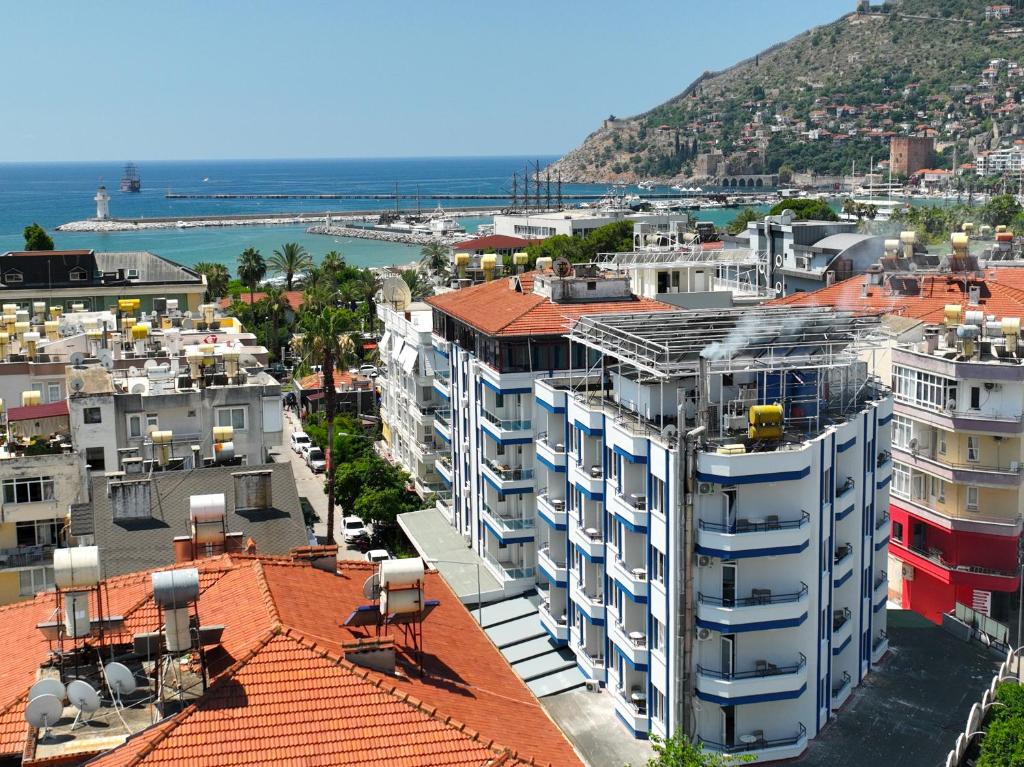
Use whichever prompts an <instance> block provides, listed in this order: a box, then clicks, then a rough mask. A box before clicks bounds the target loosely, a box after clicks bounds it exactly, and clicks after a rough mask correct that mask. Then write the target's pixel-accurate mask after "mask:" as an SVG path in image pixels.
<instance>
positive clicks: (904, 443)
mask: <svg viewBox="0 0 1024 767" xmlns="http://www.w3.org/2000/svg"><path fill="white" fill-rule="evenodd" d="M913 429H914V422H913V421H912V420H911V419H909V418H907V417H906V416H905V415H893V417H892V445H893V447H901V448H903V449H905V450H909V449H910V439H911V436H912V434H913Z"/></svg>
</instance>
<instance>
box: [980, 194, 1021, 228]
mask: <svg viewBox="0 0 1024 767" xmlns="http://www.w3.org/2000/svg"><path fill="white" fill-rule="evenodd" d="M1020 212H1021V206H1020V203H1019V202H1017V198H1016V197H1014V196H1013V195H1012V194H997V195H995V196H994V197H992V198H991V199H990V200H989V201H988V202H987V203H985V206H984V207H983V208H982V209H981V219H982V221H984V222H985V223H986V224H990V225H992V226H1003V225H1009V224H1010V223H1012V222H1013V219H1014V218H1015V217H1016V216H1017V214H1018V213H1020Z"/></svg>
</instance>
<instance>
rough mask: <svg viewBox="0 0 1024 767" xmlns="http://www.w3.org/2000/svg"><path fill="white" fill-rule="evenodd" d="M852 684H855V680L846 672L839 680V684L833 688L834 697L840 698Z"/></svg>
mask: <svg viewBox="0 0 1024 767" xmlns="http://www.w3.org/2000/svg"><path fill="white" fill-rule="evenodd" d="M851 684H853V679H852V678H851V677H850V672H849V671H844V672H843V675H842V677H840V679H839V684H837V685H836V686H835V687H833V688H832V697H833V698H838V697H839V696H840V695H842V694H843V691H844V690H846V688H847V687H849V686H850V685H851Z"/></svg>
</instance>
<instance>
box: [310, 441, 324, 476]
mask: <svg viewBox="0 0 1024 767" xmlns="http://www.w3.org/2000/svg"><path fill="white" fill-rule="evenodd" d="M306 465H307V466H308V467H309V468H310V469H312V471H313V473H314V474H320V473H321V472H323V471H324V470H325V469H326V468H327V459H326V458H324V451H323V450H321V449H320V448H318V447H311V448H309V449H308V450H307V451H306Z"/></svg>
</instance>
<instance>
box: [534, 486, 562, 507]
mask: <svg viewBox="0 0 1024 767" xmlns="http://www.w3.org/2000/svg"><path fill="white" fill-rule="evenodd" d="M537 498H538V499H539V500H542V501H544V502H545V503H547V504H548V505H549V506H551V508H553V509H554V510H555V511H565V499H564V498H552V497H551V496H550V495H548V489H547V488H546V487H541V488H538V489H537Z"/></svg>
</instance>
